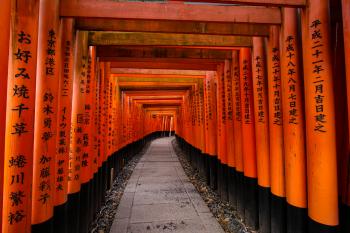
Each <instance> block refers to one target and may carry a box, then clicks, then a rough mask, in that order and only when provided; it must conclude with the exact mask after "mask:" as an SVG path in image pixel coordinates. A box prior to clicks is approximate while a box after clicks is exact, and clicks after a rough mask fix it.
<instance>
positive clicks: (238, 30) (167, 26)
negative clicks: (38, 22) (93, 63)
mask: <svg viewBox="0 0 350 233" xmlns="http://www.w3.org/2000/svg"><path fill="white" fill-rule="evenodd" d="M75 25H76V28H77V29H79V30H87V31H121V32H161V33H183V34H185V33H189V34H208V35H236V36H268V35H269V25H266V24H251V23H231V22H230V23H216V22H187V21H181V22H180V21H158V20H131V19H100V18H94V19H91V18H78V19H77V20H76V24H75Z"/></svg>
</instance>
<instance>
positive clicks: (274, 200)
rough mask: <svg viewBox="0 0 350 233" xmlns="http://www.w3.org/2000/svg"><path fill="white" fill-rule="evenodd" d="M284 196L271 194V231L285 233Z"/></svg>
mask: <svg viewBox="0 0 350 233" xmlns="http://www.w3.org/2000/svg"><path fill="white" fill-rule="evenodd" d="M286 218H287V217H286V198H285V197H279V196H276V195H274V194H271V233H285V232H286V230H287V227H286Z"/></svg>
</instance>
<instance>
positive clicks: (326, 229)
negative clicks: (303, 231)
mask: <svg viewBox="0 0 350 233" xmlns="http://www.w3.org/2000/svg"><path fill="white" fill-rule="evenodd" d="M308 232H310V233H311V232H315V233H338V232H339V227H338V226H328V225H324V224H321V223H318V222H315V221H314V220H312V219H310V218H309V219H308Z"/></svg>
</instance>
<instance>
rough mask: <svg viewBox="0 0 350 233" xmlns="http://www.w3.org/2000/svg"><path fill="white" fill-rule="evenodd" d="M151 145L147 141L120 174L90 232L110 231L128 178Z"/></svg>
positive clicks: (108, 192)
mask: <svg viewBox="0 0 350 233" xmlns="http://www.w3.org/2000/svg"><path fill="white" fill-rule="evenodd" d="M149 145H150V143H147V145H146V146H145V147H144V148H143V149H142V151H141V152H140V153H138V154H137V155H135V156H133V157H132V159H131V160H130V161H129V162H128V164H126V165H125V166H124V168H123V170H122V171H121V172H120V173H119V174H118V176H117V177H116V179H115V180H114V182H113V186H112V188H111V189H110V190H108V191H107V192H106V202H105V203H104V204H103V206H102V207H101V210H100V211H99V212H98V213H97V216H96V218H95V220H94V221H93V222H92V223H91V225H90V229H91V230H90V233H108V232H109V231H110V229H111V226H112V224H113V221H114V218H115V214H116V213H117V208H118V206H119V202H120V199H121V197H122V196H123V193H124V190H125V187H126V185H127V183H128V180H129V178H130V176H131V174H132V172H133V171H134V168H135V167H136V165H137V163H138V162H139V160H140V158H141V157H142V155H144V154H145V153H146V151H147V149H148V147H149Z"/></svg>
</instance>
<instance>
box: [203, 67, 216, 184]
mask: <svg viewBox="0 0 350 233" xmlns="http://www.w3.org/2000/svg"><path fill="white" fill-rule="evenodd" d="M215 89H216V86H215V77H214V72H207V74H206V80H205V97H206V98H205V100H206V118H205V119H206V124H205V127H206V149H207V154H208V158H207V163H208V165H207V169H208V170H209V180H208V181H209V182H208V183H209V184H210V186H211V187H212V188H213V189H216V184H217V182H216V181H217V177H216V175H217V172H216V162H215V161H216V156H217V139H216V134H217V130H216V124H217V119H216V105H215V103H216V92H215Z"/></svg>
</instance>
